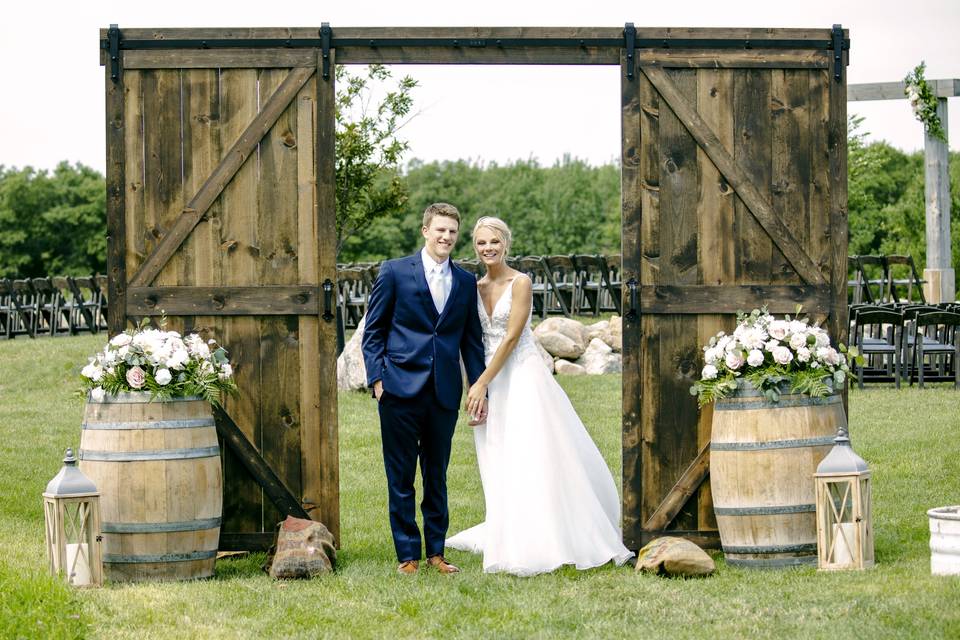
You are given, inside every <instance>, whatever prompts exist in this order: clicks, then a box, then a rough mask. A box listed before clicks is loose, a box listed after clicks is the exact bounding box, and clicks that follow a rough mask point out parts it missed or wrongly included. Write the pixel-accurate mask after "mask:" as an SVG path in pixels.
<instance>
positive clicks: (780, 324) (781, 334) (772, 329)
mask: <svg viewBox="0 0 960 640" xmlns="http://www.w3.org/2000/svg"><path fill="white" fill-rule="evenodd" d="M788 328H789V325H788V324H787V323H786V321H784V320H774V321H773V322H771V323H770V324H769V326H767V333H769V334H770V337H771V338H773V339H774V340H783V339H784V338H785V337H786V336H787V329H788Z"/></svg>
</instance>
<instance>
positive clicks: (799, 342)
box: [790, 333, 807, 351]
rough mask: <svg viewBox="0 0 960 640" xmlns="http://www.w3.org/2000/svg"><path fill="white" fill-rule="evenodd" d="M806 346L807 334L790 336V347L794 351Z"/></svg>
mask: <svg viewBox="0 0 960 640" xmlns="http://www.w3.org/2000/svg"><path fill="white" fill-rule="evenodd" d="M805 346H807V334H806V333H795V334H793V335H792V336H790V347H791V348H792V349H793V350H794V351H796V350H798V349H799V348H800V347H805Z"/></svg>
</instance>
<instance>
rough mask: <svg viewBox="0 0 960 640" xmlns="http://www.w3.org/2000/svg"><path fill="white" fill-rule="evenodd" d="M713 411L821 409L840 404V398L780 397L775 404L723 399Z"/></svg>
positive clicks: (768, 401) (767, 401)
mask: <svg viewBox="0 0 960 640" xmlns="http://www.w3.org/2000/svg"><path fill="white" fill-rule="evenodd" d="M715 404H716V406H715V407H714V411H743V410H750V409H786V408H789V407H823V406H826V405H830V404H840V396H838V395H832V396H826V397H824V398H811V397H810V396H797V395H791V396H780V399H779V400H778V401H777V402H771V401H770V400H763V401H760V402H755V401H754V402H751V401H749V400H738V399H736V398H733V399H728V398H724V399H722V400H719V401H717V402H716V403H715Z"/></svg>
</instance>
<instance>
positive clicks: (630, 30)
mask: <svg viewBox="0 0 960 640" xmlns="http://www.w3.org/2000/svg"><path fill="white" fill-rule="evenodd" d="M623 40H624V42H623V46H624V48H625V49H626V50H627V80H633V71H634V68H635V64H634V59H635V57H636V52H637V28H636V27H635V26H633V23H632V22H628V23H627V24H625V25H624V27H623Z"/></svg>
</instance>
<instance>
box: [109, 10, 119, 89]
mask: <svg viewBox="0 0 960 640" xmlns="http://www.w3.org/2000/svg"><path fill="white" fill-rule="evenodd" d="M107 43H108V44H107V46H108V51H109V52H110V79H111V80H113V81H114V82H119V81H120V28H119V27H118V26H117V25H115V24H111V25H110V29H109V30H108V31H107Z"/></svg>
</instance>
